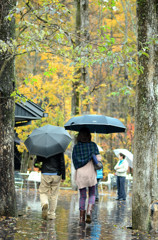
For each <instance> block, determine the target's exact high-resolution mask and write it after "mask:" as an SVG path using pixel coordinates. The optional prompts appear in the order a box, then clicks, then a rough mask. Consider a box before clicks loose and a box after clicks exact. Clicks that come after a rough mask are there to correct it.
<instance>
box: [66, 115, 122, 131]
mask: <svg viewBox="0 0 158 240" xmlns="http://www.w3.org/2000/svg"><path fill="white" fill-rule="evenodd" d="M64 127H65V129H66V130H72V131H77V132H78V131H79V130H80V129H81V128H82V127H87V128H89V130H90V132H91V133H117V132H125V129H126V127H125V126H124V125H123V123H121V121H120V120H118V119H116V118H112V117H107V116H104V115H83V116H78V117H73V118H71V119H70V120H69V121H68V122H67V123H65V125H64Z"/></svg>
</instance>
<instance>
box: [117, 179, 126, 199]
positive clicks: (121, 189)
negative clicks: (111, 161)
mask: <svg viewBox="0 0 158 240" xmlns="http://www.w3.org/2000/svg"><path fill="white" fill-rule="evenodd" d="M125 182H126V177H120V176H117V194H118V198H119V199H120V198H121V199H124V200H126V191H125Z"/></svg>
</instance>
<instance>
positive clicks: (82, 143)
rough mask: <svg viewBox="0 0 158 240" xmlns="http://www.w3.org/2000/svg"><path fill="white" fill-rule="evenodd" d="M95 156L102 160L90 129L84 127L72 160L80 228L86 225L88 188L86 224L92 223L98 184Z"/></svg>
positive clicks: (78, 137) (79, 135)
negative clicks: (76, 188) (93, 158)
mask: <svg viewBox="0 0 158 240" xmlns="http://www.w3.org/2000/svg"><path fill="white" fill-rule="evenodd" d="M93 154H95V155H96V157H97V159H98V160H101V156H100V154H99V150H98V147H97V145H96V143H94V142H92V141H91V134H90V131H89V129H88V128H86V127H83V128H81V130H80V131H79V134H78V136H77V144H76V145H75V146H74V148H73V152H72V160H73V164H74V167H75V169H76V173H75V181H76V184H77V186H78V189H79V192H80V199H79V210H80V222H79V225H80V226H84V225H85V213H86V211H85V209H86V206H85V205H86V198H87V188H88V195H89V198H88V206H87V218H86V223H91V221H92V219H91V218H92V217H91V215H92V207H93V204H94V203H95V185H96V184H97V179H96V171H95V169H94V164H93V161H92V155H93Z"/></svg>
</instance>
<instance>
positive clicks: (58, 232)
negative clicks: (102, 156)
mask: <svg viewBox="0 0 158 240" xmlns="http://www.w3.org/2000/svg"><path fill="white" fill-rule="evenodd" d="M16 196H17V208H18V217H17V218H8V219H6V218H0V240H2V239H3V240H28V239H29V240H30V239H31V240H37V239H39V240H52V239H54V240H80V239H89V240H103V239H105V240H115V239H117V240H136V239H139V240H146V239H158V235H149V234H144V233H140V232H137V231H132V230H131V228H130V227H131V226H132V224H131V214H132V212H131V204H132V194H131V193H130V192H128V194H127V200H126V201H122V202H120V201H116V200H115V197H116V190H114V191H109V192H104V195H100V201H99V202H98V203H96V204H95V207H94V210H93V222H92V223H91V224H89V225H88V224H86V227H85V228H82V227H80V226H79V225H78V220H79V210H78V192H77V191H72V190H66V189H65V190H64V189H61V190H60V195H59V199H58V206H57V211H56V215H57V218H56V220H48V221H46V220H43V219H42V218H41V206H40V200H39V194H38V192H37V191H35V190H33V189H30V191H29V192H28V190H27V189H23V190H22V191H21V190H20V189H18V190H16ZM128 227H129V228H128Z"/></svg>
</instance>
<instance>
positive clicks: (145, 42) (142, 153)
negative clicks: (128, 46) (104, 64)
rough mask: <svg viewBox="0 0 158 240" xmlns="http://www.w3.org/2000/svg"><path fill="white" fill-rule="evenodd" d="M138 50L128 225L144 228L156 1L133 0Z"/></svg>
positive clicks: (153, 192) (149, 190)
mask: <svg viewBox="0 0 158 240" xmlns="http://www.w3.org/2000/svg"><path fill="white" fill-rule="evenodd" d="M137 16H138V50H139V51H140V50H143V49H145V48H146V47H147V50H146V53H147V54H149V57H147V56H146V55H144V54H142V55H141V56H140V55H139V59H138V60H139V66H142V67H143V68H144V70H143V73H141V74H140V75H139V77H138V81H137V89H136V107H135V140H134V168H133V180H134V181H133V200H132V227H133V229H138V230H141V231H148V227H149V211H148V210H149V204H150V203H151V201H152V200H154V199H156V198H157V117H156V114H157V112H156V108H157V104H158V99H157V92H156V91H157V90H156V89H158V47H157V44H156V37H157V35H158V3H157V0H141V1H140V0H137Z"/></svg>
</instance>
